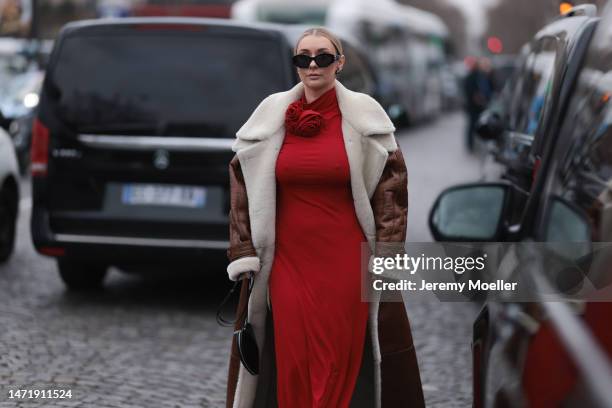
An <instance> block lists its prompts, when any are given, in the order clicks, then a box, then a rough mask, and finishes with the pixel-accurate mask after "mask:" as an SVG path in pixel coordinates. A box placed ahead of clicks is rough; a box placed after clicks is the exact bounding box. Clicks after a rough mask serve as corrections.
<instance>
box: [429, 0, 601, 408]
mask: <svg viewBox="0 0 612 408" xmlns="http://www.w3.org/2000/svg"><path fill="white" fill-rule="evenodd" d="M611 44H612V4H610V3H609V5H608V7H607V8H606V9H605V11H604V13H603V16H602V20H601V23H600V24H599V25H598V28H597V31H596V33H595V35H594V37H592V40H591V41H590V42H589V45H588V47H587V55H586V57H585V58H584V59H583V60H582V61H581V63H580V64H579V66H578V67H577V73H576V75H575V81H574V83H573V84H572V86H570V87H568V89H569V91H568V92H569V94H568V103H567V104H565V107H564V108H563V109H562V110H561V111H559V112H557V113H556V114H555V115H553V116H552V117H551V125H550V128H549V132H550V134H544V135H543V137H544V138H547V139H548V140H554V143H544V144H543V146H542V150H541V154H542V156H541V157H542V159H541V163H540V165H539V168H538V171H537V173H536V174H535V177H534V183H533V187H532V188H531V190H530V191H529V192H528V193H527V200H526V203H527V204H526V205H525V206H524V207H523V209H522V211H521V213H520V216H519V217H518V221H515V218H516V217H515V216H514V214H513V212H514V211H513V208H512V207H513V203H514V202H515V198H516V197H517V195H518V196H523V195H524V192H522V191H520V187H519V186H517V185H516V184H514V183H512V182H509V181H502V182H496V183H475V184H470V185H460V186H454V187H452V188H451V189H449V190H447V191H445V192H443V193H442V194H441V195H440V196H439V197H438V200H437V201H436V204H435V205H434V207H433V208H432V213H431V217H430V226H431V228H432V233H433V234H434V235H435V236H436V238H437V239H438V240H440V241H449V240H465V241H491V242H499V241H508V242H521V243H526V244H527V245H531V246H532V247H535V246H536V245H540V247H541V248H543V249H544V250H545V252H544V254H545V257H542V260H544V261H546V263H547V264H549V265H550V264H551V263H557V264H562V265H571V267H570V268H567V269H565V268H564V269H560V270H558V271H557V272H556V273H554V274H553V273H551V270H547V269H545V268H534V269H530V270H529V274H530V276H531V278H532V280H533V282H534V283H535V286H534V287H535V289H536V291H535V292H534V296H535V299H533V300H532V301H530V302H521V303H518V302H486V303H485V304H484V306H483V308H482V310H481V312H480V314H479V316H478V318H477V320H476V321H475V323H474V337H473V343H472V347H473V349H472V353H473V381H474V382H473V392H474V404H473V406H474V407H476V408H478V407H499V406H503V407H527V406H532V407H553V406H555V407H557V406H568V407H577V406H581V407H587V406H588V407H609V406H610V405H611V401H612V387H610V386H611V385H612V327H611V326H610V316H611V315H612V302H611V300H612V298H611V297H610V288H611V284H612V270H611V269H610V265H611V264H612V262H611V259H612V250H611V249H610V248H611V247H612V246H611V245H610V243H611V242H612V222H611V221H610V220H612V218H611V214H612V148H611V146H612V126H611V125H612V103H611V102H610V95H612V46H611ZM553 136H554V139H553ZM458 197H461V200H460V201H459V200H457V198H458ZM440 208H444V209H445V216H444V217H441V216H440V212H439V211H440ZM483 214H488V215H489V216H483ZM450 226H452V232H450V231H451V229H450ZM536 243H540V244H536ZM522 267H524V264H523V263H519V264H518V265H517V267H516V269H517V270H518V269H521V268H522ZM553 287H554V288H559V287H562V288H563V289H564V290H563V291H561V293H559V291H550V288H553ZM543 293H547V294H549V295H550V294H553V293H557V295H560V294H563V295H564V296H555V297H553V298H551V297H550V296H544V295H543ZM578 294H580V296H577V295H578ZM551 300H556V301H551Z"/></svg>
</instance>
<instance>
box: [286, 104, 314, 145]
mask: <svg viewBox="0 0 612 408" xmlns="http://www.w3.org/2000/svg"><path fill="white" fill-rule="evenodd" d="M322 126H323V115H321V114H320V113H319V112H317V111H314V110H310V109H304V102H303V101H302V100H301V99H298V100H297V101H295V102H293V103H292V104H290V105H289V107H288V108H287V111H286V112H285V128H286V129H287V130H288V131H289V132H290V133H293V134H294V135H298V136H303V137H311V136H314V135H316V134H317V133H319V131H320V130H321V128H322Z"/></svg>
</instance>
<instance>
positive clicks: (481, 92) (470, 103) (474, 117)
mask: <svg viewBox="0 0 612 408" xmlns="http://www.w3.org/2000/svg"><path fill="white" fill-rule="evenodd" d="M464 92H465V103H466V105H465V108H466V114H467V129H466V135H465V140H466V146H467V149H468V151H469V152H473V151H474V133H475V131H476V123H477V122H478V118H479V117H480V114H481V113H482V112H483V111H484V110H485V109H486V107H487V105H488V104H489V102H490V101H491V98H492V96H493V83H492V80H491V63H490V61H489V59H487V58H480V59H478V60H477V61H474V62H472V64H471V66H470V67H469V72H468V74H467V76H466V77H465V81H464Z"/></svg>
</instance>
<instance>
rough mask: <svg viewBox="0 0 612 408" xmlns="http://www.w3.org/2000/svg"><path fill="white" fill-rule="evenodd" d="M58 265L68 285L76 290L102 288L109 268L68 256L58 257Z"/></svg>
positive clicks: (61, 275)
mask: <svg viewBox="0 0 612 408" xmlns="http://www.w3.org/2000/svg"><path fill="white" fill-rule="evenodd" d="M57 267H58V270H59V274H60V277H61V278H62V281H63V282H64V284H65V285H66V287H67V288H68V289H70V290H74V291H84V290H94V289H100V288H101V287H102V282H103V281H104V277H105V276H106V271H107V269H108V267H107V266H105V265H96V264H91V263H87V262H79V261H75V260H72V259H66V258H60V259H58V260H57Z"/></svg>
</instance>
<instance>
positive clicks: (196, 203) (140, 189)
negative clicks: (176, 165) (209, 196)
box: [121, 184, 206, 208]
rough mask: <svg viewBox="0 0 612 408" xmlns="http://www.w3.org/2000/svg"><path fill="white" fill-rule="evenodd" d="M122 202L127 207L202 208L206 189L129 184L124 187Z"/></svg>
mask: <svg viewBox="0 0 612 408" xmlns="http://www.w3.org/2000/svg"><path fill="white" fill-rule="evenodd" d="M121 202H122V203H123V204H127V205H153V206H167V207H185V208H202V207H204V206H205V205H206V189H205V188H204V187H189V186H173V185H163V184H127V185H124V186H123V189H122V192H121Z"/></svg>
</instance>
